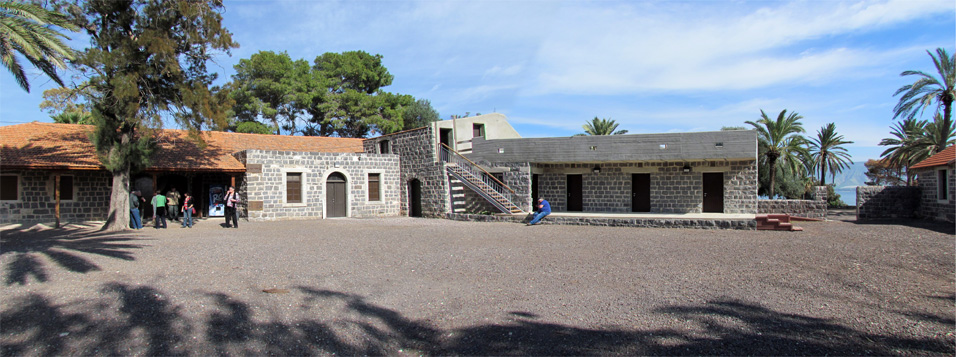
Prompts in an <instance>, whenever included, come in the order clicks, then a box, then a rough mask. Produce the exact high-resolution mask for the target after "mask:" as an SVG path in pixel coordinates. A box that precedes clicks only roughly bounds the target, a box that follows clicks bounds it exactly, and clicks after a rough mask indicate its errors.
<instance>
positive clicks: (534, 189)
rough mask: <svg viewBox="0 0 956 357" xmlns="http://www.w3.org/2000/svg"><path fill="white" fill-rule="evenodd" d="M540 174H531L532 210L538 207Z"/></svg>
mask: <svg viewBox="0 0 956 357" xmlns="http://www.w3.org/2000/svg"><path fill="white" fill-rule="evenodd" d="M538 197H541V196H539V193H538V174H531V210H532V211H534V209H535V208H536V207H538Z"/></svg>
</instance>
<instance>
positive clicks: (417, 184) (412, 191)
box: [406, 178, 422, 217]
mask: <svg viewBox="0 0 956 357" xmlns="http://www.w3.org/2000/svg"><path fill="white" fill-rule="evenodd" d="M407 185H408V186H407V191H406V192H408V216H409V217H422V180H419V179H417V178H412V179H410V180H408V182H407ZM416 207H417V209H416ZM416 211H417V212H416Z"/></svg>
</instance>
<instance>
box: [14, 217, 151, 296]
mask: <svg viewBox="0 0 956 357" xmlns="http://www.w3.org/2000/svg"><path fill="white" fill-rule="evenodd" d="M136 240H138V238H136V237H134V236H133V235H132V234H130V233H126V232H104V231H96V230H93V229H91V228H87V227H77V226H72V225H70V226H67V227H64V228H58V229H47V230H40V231H34V230H4V231H3V232H2V233H0V257H2V256H11V257H12V258H11V260H10V261H9V262H8V263H7V264H6V267H5V269H4V272H3V278H4V282H5V283H6V284H7V285H13V284H20V285H24V284H27V282H28V280H30V277H33V279H34V280H36V281H39V282H46V281H47V280H48V279H49V274H48V273H47V267H46V264H45V263H44V261H45V259H43V257H45V258H47V259H49V260H50V261H52V262H54V263H55V264H56V265H57V266H59V267H60V268H63V269H66V270H68V271H71V272H76V273H88V272H91V271H97V270H100V267H99V266H98V265H96V263H95V262H93V260H91V259H89V258H87V257H86V256H85V255H86V254H92V255H98V256H103V257H109V258H115V259H122V260H135V258H134V257H133V250H134V249H140V248H142V247H143V245H141V244H134V243H133V241H136Z"/></svg>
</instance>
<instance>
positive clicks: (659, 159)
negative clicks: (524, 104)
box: [365, 116, 757, 216]
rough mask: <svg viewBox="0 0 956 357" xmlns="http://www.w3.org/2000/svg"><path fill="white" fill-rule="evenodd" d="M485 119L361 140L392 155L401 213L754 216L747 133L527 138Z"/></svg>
mask: <svg viewBox="0 0 956 357" xmlns="http://www.w3.org/2000/svg"><path fill="white" fill-rule="evenodd" d="M487 119H489V118H488V117H487V116H477V117H471V118H461V119H457V122H456V123H454V124H452V125H453V128H457V130H458V131H462V130H465V131H466V132H465V133H459V132H456V130H454V129H451V127H452V125H449V124H448V123H449V122H450V121H449V120H445V121H442V122H437V123H433V124H432V125H431V126H428V127H424V128H420V129H414V130H408V131H404V132H399V133H395V134H391V135H384V136H381V137H377V138H371V139H368V140H366V141H365V151H366V152H367V153H383V152H388V153H394V154H397V155H399V161H400V165H401V170H400V172H401V173H400V180H401V182H402V190H401V191H402V192H401V194H400V195H401V200H402V204H401V205H402V208H401V210H402V212H403V214H405V212H408V213H407V214H408V215H412V216H415V215H419V214H423V215H426V216H443V215H447V214H450V213H479V212H506V213H507V212H511V213H520V212H528V211H530V210H531V209H532V202H533V201H535V200H536V199H537V197H539V196H540V197H545V198H547V199H548V200H549V202H551V206H552V208H553V209H554V210H555V211H564V212H614V213H625V212H654V213H673V214H686V213H737V214H754V213H756V211H757V161H756V157H757V137H756V132H754V131H749V130H737V131H719V132H702V133H680V134H640V135H612V136H573V137H560V138H530V139H527V138H520V137H519V136H518V135H517V133H516V132H515V131H514V129H513V128H511V126H510V125H509V124H508V123H507V121H505V120H497V119H501V118H497V117H495V118H494V119H496V120H495V121H490V120H487ZM478 124H482V125H481V127H482V128H483V129H484V131H479V130H477V129H475V130H468V129H470V128H475V127H478ZM443 125H446V126H443ZM503 126H504V127H506V128H501V127H503ZM462 128H464V129H462ZM482 133H483V134H485V135H484V136H482V135H479V134H482ZM490 133H495V135H489V134H490ZM462 135H463V137H462ZM452 136H454V137H455V140H451V139H449V138H450V137H452ZM448 143H452V144H453V145H457V146H453V145H448ZM463 143H467V144H468V145H467V146H465V145H462V144H463ZM456 147H459V148H463V150H466V151H467V153H464V152H460V151H459V150H456V149H455V148H456ZM383 148H387V151H383ZM418 187H427V189H424V190H423V189H420V188H418ZM419 206H420V207H423V208H422V211H417V210H416V207H419ZM426 207H427V208H426Z"/></svg>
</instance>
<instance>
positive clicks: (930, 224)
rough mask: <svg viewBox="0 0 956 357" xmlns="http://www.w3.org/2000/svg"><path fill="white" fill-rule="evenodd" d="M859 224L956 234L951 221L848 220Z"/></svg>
mask: <svg viewBox="0 0 956 357" xmlns="http://www.w3.org/2000/svg"><path fill="white" fill-rule="evenodd" d="M847 222H852V223H855V224H859V225H896V226H906V227H911V228H919V229H926V230H930V231H933V232H937V233H943V234H949V235H953V234H956V225H954V224H952V223H949V222H940V221H933V220H928V219H917V218H894V219H885V220H848V221H847Z"/></svg>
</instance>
